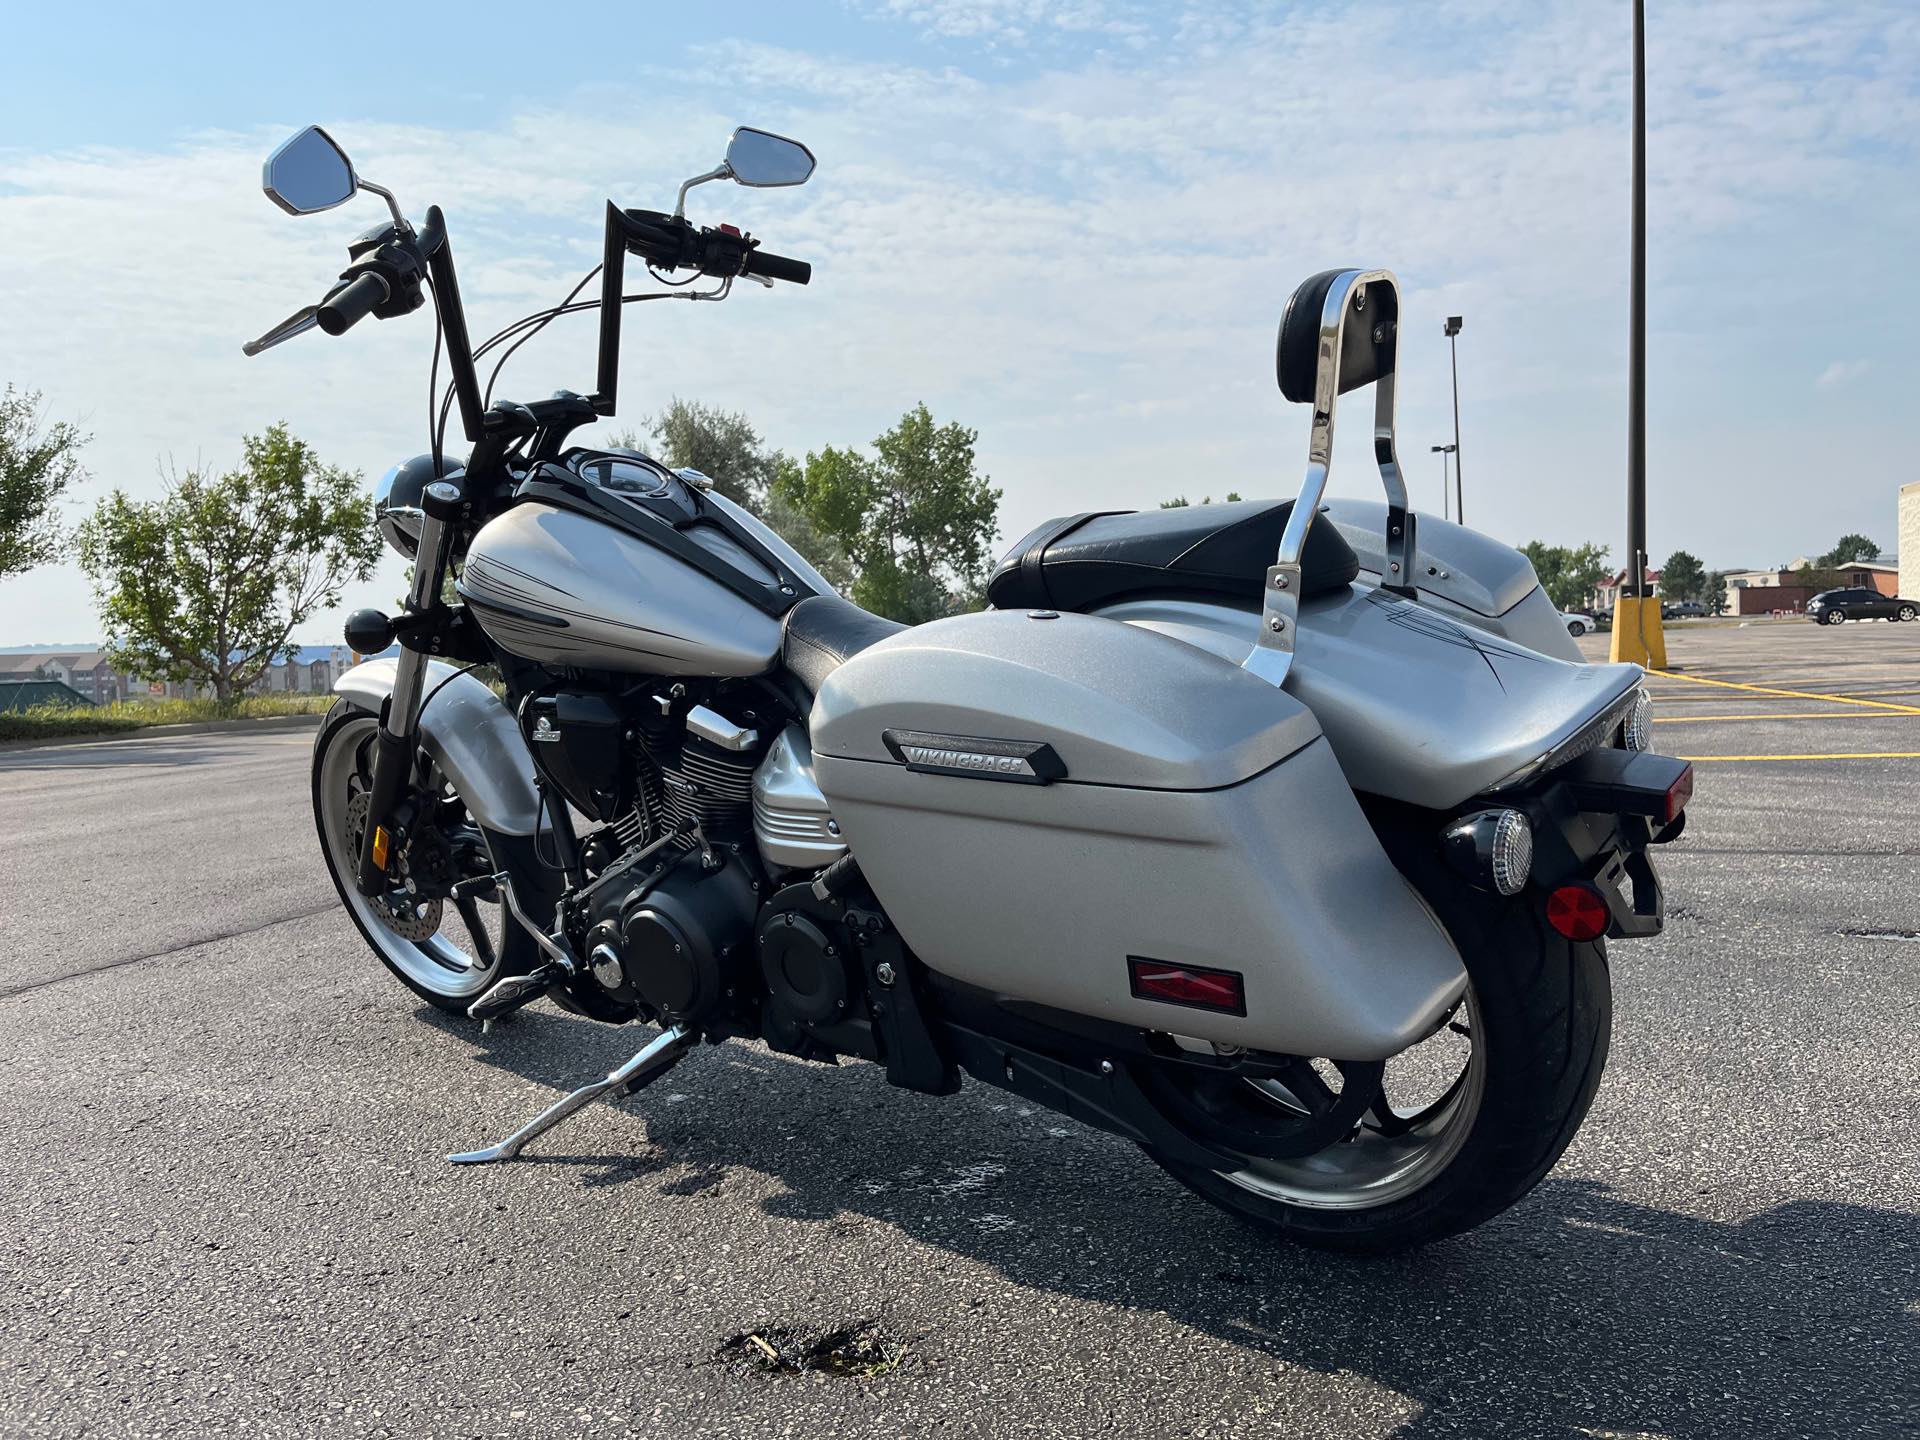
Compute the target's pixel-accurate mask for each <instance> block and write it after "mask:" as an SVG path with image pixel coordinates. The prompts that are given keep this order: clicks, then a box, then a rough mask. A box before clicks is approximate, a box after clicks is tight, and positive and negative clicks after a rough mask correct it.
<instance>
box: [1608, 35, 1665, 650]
mask: <svg viewBox="0 0 1920 1440" xmlns="http://www.w3.org/2000/svg"><path fill="white" fill-rule="evenodd" d="M1646 19H1647V17H1646V6H1645V3H1644V0H1633V111H1632V120H1631V128H1632V134H1633V178H1632V184H1631V191H1630V194H1631V199H1630V201H1629V205H1628V211H1627V574H1626V582H1625V583H1626V591H1627V594H1628V595H1629V596H1631V599H1628V600H1627V601H1626V602H1625V603H1624V604H1623V603H1622V599H1621V598H1620V597H1615V599H1614V602H1613V638H1612V641H1611V643H1610V644H1609V646H1608V654H1609V656H1610V658H1612V659H1614V660H1631V661H1633V662H1634V663H1635V664H1638V665H1644V666H1646V667H1647V668H1648V669H1650V670H1664V669H1666V668H1667V637H1666V634H1665V632H1664V631H1663V630H1662V629H1661V627H1660V602H1659V600H1658V599H1657V598H1656V597H1654V596H1652V595H1649V594H1648V593H1647V28H1646ZM1623 611H1624V612H1625V613H1624V615H1623V613H1622V612H1623Z"/></svg>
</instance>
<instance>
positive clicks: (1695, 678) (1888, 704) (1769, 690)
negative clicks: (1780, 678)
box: [1647, 670, 1920, 715]
mask: <svg viewBox="0 0 1920 1440" xmlns="http://www.w3.org/2000/svg"><path fill="white" fill-rule="evenodd" d="M1647 673H1648V674H1649V675H1658V676H1659V677H1660V678H1661V679H1663V680H1685V681H1688V682H1690V683H1692V684H1694V685H1713V686H1717V687H1718V688H1720V689H1722V690H1745V691H1748V692H1750V693H1752V694H1755V695H1784V696H1786V697H1787V698H1788V699H1790V700H1831V701H1832V702H1833V703H1834V704H1836V705H1859V706H1862V707H1864V708H1866V709H1870V710H1878V711H1883V712H1890V713H1892V714H1895V715H1920V705H1895V704H1894V703H1893V702H1892V701H1890V700H1855V699H1853V698H1852V697H1851V696H1847V695H1821V694H1818V693H1816V692H1814V691H1812V690H1782V689H1779V688H1778V687H1776V686H1773V685H1743V684H1740V683H1739V682H1737V681H1733V680H1708V679H1706V678H1705V677H1704V676H1700V675H1681V674H1678V673H1677V672H1675V671H1672V670H1649V671H1648V672H1647Z"/></svg>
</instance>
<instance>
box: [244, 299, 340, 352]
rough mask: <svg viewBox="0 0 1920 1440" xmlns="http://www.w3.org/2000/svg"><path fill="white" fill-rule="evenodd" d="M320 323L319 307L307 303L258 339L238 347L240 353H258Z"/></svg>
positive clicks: (303, 332)
mask: <svg viewBox="0 0 1920 1440" xmlns="http://www.w3.org/2000/svg"><path fill="white" fill-rule="evenodd" d="M319 323H320V307H319V306H318V305H308V306H306V307H305V308H304V309H301V310H296V311H294V312H293V314H291V315H289V316H288V317H287V318H286V319H284V320H282V321H281V322H280V323H279V324H278V325H276V326H274V327H273V328H272V329H271V330H269V331H267V333H266V334H264V335H262V336H261V337H260V338H259V339H258V340H249V341H247V343H246V344H244V345H242V346H241V347H240V353H241V354H242V355H247V356H253V355H258V354H259V353H260V352H261V351H262V350H271V349H272V348H273V347H274V346H276V345H278V344H280V343H281V342H282V341H285V340H291V339H292V338H293V337H294V336H296V335H302V334H305V333H306V332H307V331H309V330H311V329H313V327H314V326H316V325H318V324H319Z"/></svg>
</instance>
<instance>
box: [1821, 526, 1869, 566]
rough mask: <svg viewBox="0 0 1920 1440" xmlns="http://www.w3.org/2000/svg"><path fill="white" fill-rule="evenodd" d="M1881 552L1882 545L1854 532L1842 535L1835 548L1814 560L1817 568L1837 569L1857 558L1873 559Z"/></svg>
mask: <svg viewBox="0 0 1920 1440" xmlns="http://www.w3.org/2000/svg"><path fill="white" fill-rule="evenodd" d="M1879 554H1880V547H1879V546H1878V545H1876V544H1874V543H1873V541H1871V540H1869V539H1868V538H1867V537H1866V536H1864V535H1861V534H1858V533H1854V534H1847V535H1842V536H1841V537H1840V541H1839V543H1838V544H1837V545H1835V546H1834V547H1833V549H1831V550H1829V551H1828V552H1827V553H1826V554H1824V555H1822V556H1821V557H1820V558H1819V559H1818V560H1816V561H1814V562H1813V563H1814V567H1815V568H1816V569H1826V570H1837V569H1839V568H1840V567H1842V566H1845V565H1851V564H1852V563H1853V562H1854V561H1856V560H1872V559H1874V558H1876V557H1877V556H1878V555H1879Z"/></svg>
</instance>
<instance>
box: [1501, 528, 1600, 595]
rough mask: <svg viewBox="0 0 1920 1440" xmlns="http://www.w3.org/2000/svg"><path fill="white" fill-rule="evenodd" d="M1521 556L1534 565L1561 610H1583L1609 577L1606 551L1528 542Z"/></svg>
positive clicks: (1595, 547) (1596, 548)
mask: <svg viewBox="0 0 1920 1440" xmlns="http://www.w3.org/2000/svg"><path fill="white" fill-rule="evenodd" d="M1520 553H1521V554H1522V555H1525V556H1526V557H1527V559H1528V560H1529V561H1531V562H1532V564H1533V573H1534V574H1535V575H1536V576H1538V577H1539V579H1540V585H1541V588H1543V589H1544V590H1545V591H1546V592H1547V596H1548V598H1549V599H1551V600H1552V601H1553V603H1554V604H1555V605H1556V606H1557V607H1558V608H1560V609H1562V610H1584V609H1585V608H1586V607H1587V606H1588V605H1589V604H1591V603H1592V599H1593V588H1594V586H1596V585H1598V584H1599V583H1600V581H1601V580H1602V578H1604V577H1605V575H1606V573H1607V547H1606V546H1605V545H1581V546H1577V547H1573V548H1569V547H1567V546H1565V545H1548V544H1545V543H1543V542H1541V541H1539V540H1529V541H1528V542H1527V543H1526V544H1525V545H1523V546H1521V547H1520Z"/></svg>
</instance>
